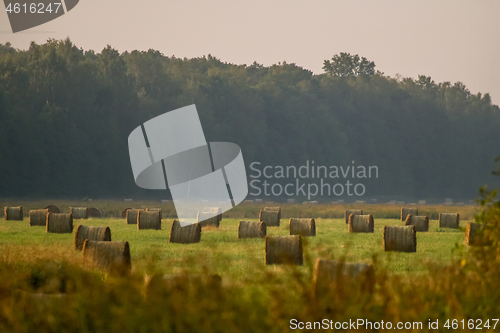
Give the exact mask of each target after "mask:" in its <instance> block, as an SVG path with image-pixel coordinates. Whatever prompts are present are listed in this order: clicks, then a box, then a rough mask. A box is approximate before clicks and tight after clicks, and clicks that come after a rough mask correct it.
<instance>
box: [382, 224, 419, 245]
mask: <svg viewBox="0 0 500 333" xmlns="http://www.w3.org/2000/svg"><path fill="white" fill-rule="evenodd" d="M383 247H384V251H398V252H417V232H416V230H415V226H414V225H408V226H404V227H389V226H384V241H383Z"/></svg>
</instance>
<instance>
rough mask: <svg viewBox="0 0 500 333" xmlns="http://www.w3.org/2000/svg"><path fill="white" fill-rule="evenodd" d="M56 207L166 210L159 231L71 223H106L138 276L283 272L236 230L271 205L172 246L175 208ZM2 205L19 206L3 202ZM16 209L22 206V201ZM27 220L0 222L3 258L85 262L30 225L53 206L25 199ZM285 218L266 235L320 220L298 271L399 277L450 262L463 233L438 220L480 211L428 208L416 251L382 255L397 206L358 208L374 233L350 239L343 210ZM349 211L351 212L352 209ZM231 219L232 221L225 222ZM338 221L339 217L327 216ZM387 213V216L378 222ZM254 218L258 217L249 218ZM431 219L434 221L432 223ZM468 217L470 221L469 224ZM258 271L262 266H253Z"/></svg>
mask: <svg viewBox="0 0 500 333" xmlns="http://www.w3.org/2000/svg"><path fill="white" fill-rule="evenodd" d="M50 203H55V204H56V205H58V206H59V207H60V208H62V209H63V211H66V212H67V211H68V210H69V208H68V207H69V206H70V205H72V206H85V205H87V206H89V207H94V206H97V207H100V208H101V209H103V210H104V212H105V214H106V215H108V216H109V215H114V216H118V215H119V213H120V212H121V210H123V209H124V208H127V207H134V208H141V207H161V208H162V209H163V215H164V218H163V220H162V230H159V231H158V230H137V227H136V226H135V225H127V224H126V222H125V219H122V218H118V217H112V218H102V219H96V218H94V219H89V220H74V226H75V230H76V227H77V226H78V225H79V224H83V225H89V226H109V227H110V229H111V234H112V240H126V241H128V242H129V243H130V249H131V256H132V271H133V272H135V273H139V274H142V273H153V272H160V273H165V274H171V273H180V272H182V271H184V270H189V271H190V272H193V271H195V272H196V271H199V272H200V273H201V272H202V271H204V270H206V269H209V270H210V271H211V272H213V273H217V274H219V275H221V276H224V277H227V278H230V279H232V280H243V281H245V280H251V278H250V277H253V276H254V275H255V274H256V272H260V273H262V274H265V272H268V271H279V270H280V268H279V267H275V266H270V267H265V265H264V240H263V239H244V240H239V239H237V237H236V235H237V226H238V222H239V220H240V219H245V220H249V221H257V219H256V217H257V216H258V211H259V209H260V208H261V207H264V206H265V205H268V204H266V203H264V204H260V205H256V204H251V205H248V204H245V205H241V206H239V207H236V208H235V209H233V210H231V211H229V212H227V213H225V214H224V215H223V216H224V217H223V220H222V222H221V226H220V228H218V229H216V228H213V227H206V228H203V231H202V237H201V242H200V243H198V244H170V243H169V242H168V237H169V233H170V226H171V224H172V221H173V216H172V215H174V213H175V211H174V210H173V205H172V204H163V205H160V204H157V203H152V202H132V203H127V202H116V201H94V202H85V203H82V202H61V201H55V202H50ZM2 204H3V205H7V204H15V203H14V202H8V203H7V202H2ZM18 204H19V203H18ZM20 204H22V205H23V208H24V214H25V220H24V221H4V220H3V216H2V220H1V221H0V256H2V257H3V259H4V260H7V261H11V260H16V261H19V260H20V261H24V260H26V261H33V260H36V259H50V260H67V261H69V262H74V263H77V264H78V263H80V262H81V261H82V255H81V252H79V251H74V250H73V235H74V233H73V234H71V235H70V234H47V233H46V232H45V228H44V227H38V226H34V227H30V226H29V224H28V218H27V217H26V216H27V215H28V211H29V209H34V208H43V207H44V206H45V205H46V204H49V202H22V203H20ZM281 207H282V212H283V213H282V216H283V217H282V219H281V226H280V227H268V229H267V230H268V232H267V233H268V235H286V234H288V230H287V226H288V217H290V216H296V217H313V218H315V219H316V224H317V236H316V237H307V238H304V259H305V265H304V266H303V267H301V268H299V269H300V270H302V271H303V272H304V273H306V274H310V273H311V270H312V266H313V265H314V261H315V260H316V258H331V259H334V258H336V259H341V258H345V259H346V260H347V261H359V262H368V263H370V262H373V260H377V262H378V263H379V264H382V266H383V267H385V268H387V269H388V270H389V271H392V272H397V273H399V274H405V273H412V274H414V273H419V274H425V273H426V272H427V271H428V270H427V267H428V264H429V263H430V262H432V263H435V264H439V265H441V264H442V265H444V264H448V263H450V259H451V257H452V255H453V249H454V248H455V246H456V244H458V245H461V244H462V242H463V238H464V231H463V229H461V230H455V229H439V228H438V222H437V220H435V218H437V214H438V213H439V212H459V213H460V214H461V217H462V221H461V223H460V226H461V228H464V227H465V225H466V220H467V219H470V218H471V217H473V215H474V213H475V211H476V209H477V208H476V207H472V206H463V207H453V206H452V207H450V206H423V207H419V214H420V215H428V216H430V217H431V221H430V226H429V232H426V233H417V252H416V253H395V252H388V253H385V252H384V251H383V250H382V229H383V226H384V225H390V226H392V225H404V223H403V222H401V221H400V220H399V219H395V218H382V217H387V216H389V217H396V216H399V214H400V212H399V208H400V207H397V206H388V205H361V206H359V205H358V206H356V207H361V208H362V209H363V210H364V212H365V213H371V214H373V215H374V217H375V232H374V233H373V234H350V233H348V231H347V226H346V224H345V222H344V218H343V211H344V209H345V206H331V205H317V206H316V205H315V206H309V205H307V206H306V205H281ZM351 207H354V206H353V205H351ZM237 214H239V216H240V218H235V215H237ZM226 216H230V217H231V218H228V217H226ZM325 216H326V217H328V216H335V217H340V216H342V218H324V217H325ZM381 216H382V217H381ZM250 217H255V218H250ZM433 218H434V219H433ZM464 218H465V219H464ZM257 267H259V268H261V269H256V268H257Z"/></svg>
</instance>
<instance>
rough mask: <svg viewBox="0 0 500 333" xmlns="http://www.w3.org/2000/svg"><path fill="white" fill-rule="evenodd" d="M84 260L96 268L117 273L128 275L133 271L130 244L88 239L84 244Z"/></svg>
mask: <svg viewBox="0 0 500 333" xmlns="http://www.w3.org/2000/svg"><path fill="white" fill-rule="evenodd" d="M82 252H83V258H84V259H85V260H86V261H88V262H91V263H92V264H93V265H95V266H96V267H98V268H100V269H103V270H106V271H109V272H117V273H128V272H130V269H131V260H130V246H129V244H128V242H107V241H106V242H102V241H92V240H88V239H86V240H85V241H84V243H83V250H82Z"/></svg>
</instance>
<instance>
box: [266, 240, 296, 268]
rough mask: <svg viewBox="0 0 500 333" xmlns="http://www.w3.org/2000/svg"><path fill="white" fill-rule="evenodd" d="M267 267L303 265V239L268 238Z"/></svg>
mask: <svg viewBox="0 0 500 333" xmlns="http://www.w3.org/2000/svg"><path fill="white" fill-rule="evenodd" d="M265 253H266V265H275V264H295V265H302V264H303V262H304V256H303V253H302V237H301V236H300V235H295V236H266V249H265Z"/></svg>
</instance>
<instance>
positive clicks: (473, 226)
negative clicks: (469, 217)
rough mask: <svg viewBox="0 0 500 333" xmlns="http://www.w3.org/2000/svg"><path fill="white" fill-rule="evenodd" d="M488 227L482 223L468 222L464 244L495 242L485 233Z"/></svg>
mask: <svg viewBox="0 0 500 333" xmlns="http://www.w3.org/2000/svg"><path fill="white" fill-rule="evenodd" d="M486 228H487V227H486V226H485V225H483V224H480V223H474V222H467V227H466V228H465V239H464V244H465V245H467V246H489V245H491V244H492V243H493V242H492V241H491V240H490V239H489V238H488V236H487V235H485V233H484V231H485V229H486Z"/></svg>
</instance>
